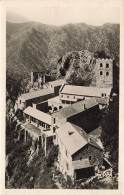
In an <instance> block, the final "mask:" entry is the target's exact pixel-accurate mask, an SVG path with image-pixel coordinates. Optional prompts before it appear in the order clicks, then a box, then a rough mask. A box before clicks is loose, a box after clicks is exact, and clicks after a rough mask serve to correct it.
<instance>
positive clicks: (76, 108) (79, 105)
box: [59, 99, 97, 118]
mask: <svg viewBox="0 0 124 195" xmlns="http://www.w3.org/2000/svg"><path fill="white" fill-rule="evenodd" d="M84 104H85V109H89V108H91V107H93V106H95V105H97V103H96V102H95V101H94V100H91V99H90V100H82V101H80V102H76V103H74V104H72V105H71V106H68V107H67V108H63V109H61V110H60V111H59V112H60V113H61V114H62V115H63V116H64V117H65V118H68V117H70V116H73V115H75V114H78V113H80V112H82V111H83V110H85V109H84V106H83V105H84Z"/></svg>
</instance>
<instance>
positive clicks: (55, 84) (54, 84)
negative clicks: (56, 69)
mask: <svg viewBox="0 0 124 195" xmlns="http://www.w3.org/2000/svg"><path fill="white" fill-rule="evenodd" d="M64 83H65V81H64V80H63V79H58V80H55V81H50V82H48V83H46V85H47V87H48V88H50V89H51V88H53V89H54V93H55V96H58V95H59V90H60V88H61V86H62V85H63V84H64Z"/></svg>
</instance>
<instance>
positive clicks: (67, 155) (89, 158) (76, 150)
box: [56, 122, 103, 179]
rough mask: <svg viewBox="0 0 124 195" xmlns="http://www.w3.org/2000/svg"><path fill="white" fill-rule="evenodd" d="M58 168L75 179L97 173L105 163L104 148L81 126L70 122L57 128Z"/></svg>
mask: <svg viewBox="0 0 124 195" xmlns="http://www.w3.org/2000/svg"><path fill="white" fill-rule="evenodd" d="M56 144H58V145H59V155H58V162H59V163H58V168H59V169H60V171H61V172H62V173H64V174H67V175H70V176H72V177H73V178H75V179H81V178H82V177H89V176H93V175H94V174H95V171H96V170H98V169H99V168H100V167H101V166H102V165H103V149H102V148H101V147H100V146H99V145H98V144H97V143H96V142H95V141H94V140H93V139H92V138H90V137H89V136H88V134H87V133H86V132H85V131H84V130H83V129H82V128H80V127H78V126H76V125H74V124H71V123H69V122H67V123H65V124H64V125H62V126H61V127H60V128H58V129H57V130H56Z"/></svg>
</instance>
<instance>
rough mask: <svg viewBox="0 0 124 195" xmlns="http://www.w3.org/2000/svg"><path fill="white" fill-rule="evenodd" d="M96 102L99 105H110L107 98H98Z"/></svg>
mask: <svg viewBox="0 0 124 195" xmlns="http://www.w3.org/2000/svg"><path fill="white" fill-rule="evenodd" d="M94 100H95V101H96V102H97V103H98V104H102V105H106V104H108V100H107V98H105V97H102V98H98V97H96V98H94Z"/></svg>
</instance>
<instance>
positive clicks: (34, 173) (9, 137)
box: [6, 121, 58, 189]
mask: <svg viewBox="0 0 124 195" xmlns="http://www.w3.org/2000/svg"><path fill="white" fill-rule="evenodd" d="M14 129H15V124H14V123H12V124H11V126H10V123H9V122H8V121H7V129H6V156H7V158H6V159H7V165H6V188H15V189H20V188H22V189H32V188H35V189H38V188H40V189H54V188H57V186H56V185H55V182H54V180H53V179H52V174H53V169H54V162H55V160H56V158H57V154H58V153H57V151H58V150H57V147H56V146H52V147H51V146H50V149H49V150H48V155H47V157H46V158H45V157H44V151H43V150H42V149H41V150H40V152H39V154H38V156H37V155H35V156H34V157H33V160H32V161H31V162H30V164H28V161H29V157H30V153H29V149H30V147H31V146H30V145H27V144H25V143H24V142H18V141H17V140H16V139H17V132H15V130H14Z"/></svg>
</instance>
